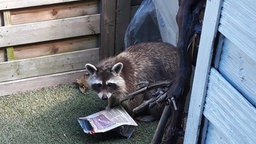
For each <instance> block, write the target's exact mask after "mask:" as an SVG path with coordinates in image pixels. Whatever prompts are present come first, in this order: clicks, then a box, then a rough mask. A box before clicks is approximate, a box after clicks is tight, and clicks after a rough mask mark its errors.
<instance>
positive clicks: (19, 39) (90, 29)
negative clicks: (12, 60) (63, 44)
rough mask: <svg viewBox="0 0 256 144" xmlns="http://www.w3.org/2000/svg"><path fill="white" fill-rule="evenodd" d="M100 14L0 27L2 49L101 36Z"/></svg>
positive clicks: (0, 45)
mask: <svg viewBox="0 0 256 144" xmlns="http://www.w3.org/2000/svg"><path fill="white" fill-rule="evenodd" d="M99 32H100V14H95V15H87V16H80V17H73V18H65V19H59V20H51V21H43V22H36V23H29V24H20V25H11V26H5V27H0V47H8V46H15V45H22V44H30V43H36V42H43V41H50V40H57V39H63V38H71V37H77V36H84V35H91V34H99Z"/></svg>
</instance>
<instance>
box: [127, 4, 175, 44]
mask: <svg viewBox="0 0 256 144" xmlns="http://www.w3.org/2000/svg"><path fill="white" fill-rule="evenodd" d="M178 7H179V6H178V0H144V1H143V2H142V3H141V5H140V7H139V8H138V10H137V12H136V13H135V15H134V17H133V19H132V20H131V22H130V24H129V26H128V28H127V30H126V33H125V39H124V42H125V47H126V48H127V47H129V46H130V45H134V44H137V43H140V42H160V41H163V42H168V43H171V44H173V45H174V46H176V44H177V39H178V26H177V23H176V14H177V12H178Z"/></svg>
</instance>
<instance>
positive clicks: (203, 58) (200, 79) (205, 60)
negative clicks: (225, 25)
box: [184, 0, 222, 144]
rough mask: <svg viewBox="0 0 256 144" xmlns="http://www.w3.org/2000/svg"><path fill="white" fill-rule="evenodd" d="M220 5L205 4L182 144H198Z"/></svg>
mask: <svg viewBox="0 0 256 144" xmlns="http://www.w3.org/2000/svg"><path fill="white" fill-rule="evenodd" d="M221 5H222V0H212V1H207V3H206V9H205V16H204V21H203V27H202V33H201V38H200V39H201V40H200V44H199V51H198V57H197V63H196V68H195V76H194V81H193V86H192V92H191V98H190V104H189V113H188V119H187V124H186V131H185V137H184V144H197V142H198V136H199V132H200V127H201V118H202V112H203V107H204V99H205V94H206V87H207V81H208V76H209V75H208V74H209V68H210V64H211V61H212V51H213V44H214V39H215V36H216V33H217V29H218V24H219V16H220V9H221Z"/></svg>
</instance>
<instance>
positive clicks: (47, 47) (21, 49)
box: [14, 35, 99, 60]
mask: <svg viewBox="0 0 256 144" xmlns="http://www.w3.org/2000/svg"><path fill="white" fill-rule="evenodd" d="M98 41H99V36H97V35H92V36H85V37H78V38H72V39H64V40H58V41H50V42H47V43H38V44H31V45H21V46H16V47H15V49H14V56H15V59H16V60H18V59H25V58H33V57H39V56H44V55H51V54H58V53H64V52H71V51H78V50H83V49H89V48H94V47H99V44H98V43H99V42H98Z"/></svg>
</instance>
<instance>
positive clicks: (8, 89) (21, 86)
mask: <svg viewBox="0 0 256 144" xmlns="http://www.w3.org/2000/svg"><path fill="white" fill-rule="evenodd" d="M84 73H85V71H84V70H78V71H71V72H64V73H58V74H53V75H46V76H39V77H33V78H27V79H22V80H16V81H10V82H3V83H0V96H5V95H10V94H15V93H17V92H25V91H29V90H34V89H39V88H44V87H50V86H56V85H59V84H68V83H73V82H75V81H76V79H78V78H80V77H81V76H82V75H84Z"/></svg>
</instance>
